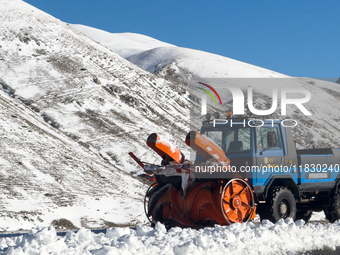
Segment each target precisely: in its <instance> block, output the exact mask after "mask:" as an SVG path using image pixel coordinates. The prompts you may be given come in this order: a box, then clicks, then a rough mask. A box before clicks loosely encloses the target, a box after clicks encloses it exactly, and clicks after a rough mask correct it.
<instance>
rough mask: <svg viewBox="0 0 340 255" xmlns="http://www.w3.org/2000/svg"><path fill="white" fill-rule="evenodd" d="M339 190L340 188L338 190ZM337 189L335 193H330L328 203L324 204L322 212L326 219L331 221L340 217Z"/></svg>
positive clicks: (339, 197) (339, 200) (339, 198)
mask: <svg viewBox="0 0 340 255" xmlns="http://www.w3.org/2000/svg"><path fill="white" fill-rule="evenodd" d="M339 191H340V190H339ZM339 191H338V193H337V194H336V195H332V196H331V197H330V198H329V200H328V201H329V204H328V205H326V206H325V209H324V212H325V215H326V219H327V220H329V221H330V222H331V223H333V222H335V221H336V220H338V219H340V195H339Z"/></svg>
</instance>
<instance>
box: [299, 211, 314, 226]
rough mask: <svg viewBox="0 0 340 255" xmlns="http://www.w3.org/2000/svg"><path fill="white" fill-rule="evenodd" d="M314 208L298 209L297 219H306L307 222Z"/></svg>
mask: <svg viewBox="0 0 340 255" xmlns="http://www.w3.org/2000/svg"><path fill="white" fill-rule="evenodd" d="M312 214H313V211H312V210H297V211H296V218H295V220H304V221H305V223H307V222H308V221H309V220H310V218H311V217H312Z"/></svg>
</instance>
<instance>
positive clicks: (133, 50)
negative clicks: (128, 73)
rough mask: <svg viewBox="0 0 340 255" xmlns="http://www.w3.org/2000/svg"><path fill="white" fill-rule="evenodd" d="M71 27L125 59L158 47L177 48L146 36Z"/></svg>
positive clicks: (80, 26)
mask: <svg viewBox="0 0 340 255" xmlns="http://www.w3.org/2000/svg"><path fill="white" fill-rule="evenodd" d="M71 27H73V28H75V29H77V30H78V31H80V32H82V33H84V34H85V35H87V36H88V37H90V38H92V39H94V40H95V41H97V42H100V44H102V45H104V46H106V47H107V48H109V49H110V50H112V51H114V52H116V53H118V54H119V55H120V56H122V57H123V58H127V57H130V56H131V55H134V54H138V53H141V52H144V51H147V50H151V49H154V48H157V47H171V46H173V47H175V46H174V45H172V44H169V43H164V42H161V41H158V40H156V39H154V38H151V37H149V36H146V35H141V34H135V33H109V32H106V31H103V30H100V29H96V28H92V27H88V26H84V25H73V24H72V25H71Z"/></svg>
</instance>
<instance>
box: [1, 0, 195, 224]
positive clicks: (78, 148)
mask: <svg viewBox="0 0 340 255" xmlns="http://www.w3.org/2000/svg"><path fill="white" fill-rule="evenodd" d="M0 6H1V7H0V23H1V26H0V36H1V41H0V89H2V90H3V91H0V92H1V94H0V96H1V102H0V103H1V107H2V109H3V110H2V112H1V119H2V122H1V125H2V126H3V129H2V130H1V134H2V135H3V137H5V138H4V139H5V140H4V142H3V143H2V144H1V147H0V148H1V151H0V152H1V153H0V155H1V158H0V162H1V163H0V164H1V167H2V168H1V178H2V180H3V182H2V187H1V191H2V194H3V195H2V197H1V202H2V207H1V208H0V213H1V215H2V216H3V217H2V219H1V223H2V224H1V227H2V228H1V229H0V230H18V229H29V228H32V227H33V226H37V225H39V224H41V225H45V226H46V225H48V224H50V223H51V222H52V221H54V224H55V225H57V226H59V225H63V226H65V225H68V227H72V226H71V225H72V224H73V226H74V227H81V226H86V227H104V226H106V227H108V226H113V225H114V224H125V225H128V224H136V223H139V222H144V221H145V220H146V218H145V216H144V212H143V203H142V198H143V196H144V192H145V191H146V189H147V186H146V185H145V184H143V183H141V182H140V181H139V180H137V179H135V178H134V177H132V176H131V175H128V174H126V173H125V172H124V171H127V172H130V171H140V169H139V167H138V165H137V164H136V163H135V162H134V161H133V160H132V159H130V158H129V156H128V155H127V153H128V152H129V151H133V152H135V153H136V154H137V155H138V156H142V157H143V156H144V159H146V160H150V161H152V162H157V163H159V161H160V158H159V156H157V155H156V153H154V152H152V151H151V150H150V149H149V148H148V147H147V146H146V143H145V141H146V138H147V137H148V135H149V134H151V133H153V132H158V133H160V134H162V135H163V136H164V137H165V138H167V139H169V140H171V141H172V142H173V143H174V144H176V145H178V147H183V148H184V149H183V150H185V149H186V145H185V144H184V142H183V140H184V138H185V135H186V133H187V131H188V130H189V124H188V123H189V120H188V119H189V118H188V115H189V107H190V102H189V100H188V93H185V91H184V90H183V89H182V88H180V87H178V86H175V85H174V84H172V83H170V82H167V81H165V80H164V79H162V78H160V77H157V76H155V75H153V74H150V73H149V72H146V71H144V70H142V69H140V68H139V67H137V66H135V65H134V64H132V63H130V62H128V61H127V60H125V59H123V58H122V57H120V56H119V55H117V54H116V53H113V52H112V51H110V50H109V49H107V48H106V47H104V46H101V45H99V44H98V43H96V42H94V41H93V40H92V39H90V38H88V37H86V36H84V35H83V34H81V33H80V32H78V31H76V30H74V29H73V28H71V27H70V26H68V25H67V24H65V23H63V22H61V21H59V20H57V19H55V18H53V17H51V16H50V15H48V14H46V13H44V12H42V11H40V10H38V9H36V8H34V7H32V6H30V5H28V4H26V3H24V2H22V1H20V0H0ZM4 92H6V94H5V93H4ZM24 105H25V106H24ZM12 115H13V116H15V117H13V116H12ZM122 170H124V171H122ZM65 219H66V220H65Z"/></svg>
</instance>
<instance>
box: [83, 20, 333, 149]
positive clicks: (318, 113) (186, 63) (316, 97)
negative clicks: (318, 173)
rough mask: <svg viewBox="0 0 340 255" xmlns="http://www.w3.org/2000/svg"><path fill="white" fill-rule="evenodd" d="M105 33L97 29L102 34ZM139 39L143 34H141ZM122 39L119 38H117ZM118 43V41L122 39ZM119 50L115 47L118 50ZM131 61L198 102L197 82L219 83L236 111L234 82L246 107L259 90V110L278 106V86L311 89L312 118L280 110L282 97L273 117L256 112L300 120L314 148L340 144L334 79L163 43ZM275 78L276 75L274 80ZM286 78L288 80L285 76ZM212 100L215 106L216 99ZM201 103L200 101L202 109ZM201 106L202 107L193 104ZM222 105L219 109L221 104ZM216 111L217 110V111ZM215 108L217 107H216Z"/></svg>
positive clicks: (303, 137)
mask: <svg viewBox="0 0 340 255" xmlns="http://www.w3.org/2000/svg"><path fill="white" fill-rule="evenodd" d="M77 28H79V26H78V27H77ZM81 29H82V32H84V33H85V34H87V35H88V36H90V37H91V36H92V35H91V33H89V31H92V29H91V28H88V27H86V26H82V27H81ZM99 34H101V31H97V35H99ZM136 37H138V35H136ZM92 38H93V39H94V40H97V41H98V42H100V43H102V41H101V39H103V38H105V40H110V38H109V37H105V35H104V34H101V36H100V37H92ZM117 40H119V39H118V38H117ZM116 43H117V44H118V42H116ZM121 46H122V48H120V49H119V50H120V51H122V50H123V49H124V48H125V50H127V51H131V48H132V47H133V45H128V44H127V45H124V44H121ZM112 50H113V51H115V50H116V49H115V48H112ZM127 59H128V60H129V61H131V62H132V63H135V64H136V65H138V66H140V67H141V68H143V69H145V70H147V71H149V72H151V73H155V74H158V75H159V76H161V77H164V78H165V79H167V80H169V81H172V82H174V83H176V84H181V85H183V86H186V87H187V88H188V89H189V90H190V96H191V98H193V99H194V100H196V101H197V102H199V98H200V97H201V95H202V92H201V90H198V89H197V86H198V84H197V82H202V81H204V82H206V83H208V84H210V85H211V86H213V87H214V88H215V89H216V90H217V91H218V93H219V95H220V96H221V98H222V101H223V105H224V107H220V108H219V109H220V110H222V111H225V110H230V109H231V106H232V102H233V98H232V96H231V94H230V91H228V89H226V88H228V86H234V87H239V88H241V89H242V91H243V92H244V94H245V109H247V107H248V105H247V103H248V102H247V96H246V95H247V89H248V87H252V88H253V91H254V93H253V94H254V95H253V98H254V100H253V104H254V107H255V108H256V109H260V110H264V109H269V108H270V107H271V104H272V98H273V96H272V89H273V88H274V87H276V88H277V89H278V91H280V89H282V88H291V89H296V88H300V89H305V90H307V91H309V92H311V95H312V97H311V100H309V102H308V103H305V104H304V105H305V107H306V108H307V109H308V110H309V111H310V112H311V113H312V116H305V115H304V114H302V112H301V111H300V110H299V109H297V108H296V107H295V106H291V105H288V107H287V113H288V114H287V115H286V116H282V115H281V114H280V109H281V108H280V101H278V107H277V111H276V112H275V113H274V114H272V115H270V116H255V117H257V118H260V119H268V118H275V119H288V118H291V119H294V120H297V122H298V123H299V124H298V126H297V127H296V128H294V129H293V132H294V133H295V136H296V139H297V141H298V146H299V147H307V148H308V147H310V146H311V144H310V143H311V142H313V143H314V145H315V146H318V147H340V128H339V127H338V125H337V122H338V121H339V114H338V113H339V111H340V103H339V100H338V99H339V97H338V95H339V92H340V87H339V86H338V85H337V84H336V83H333V82H327V81H322V80H318V79H312V78H294V77H289V76H287V75H284V74H280V73H277V72H274V71H271V70H268V69H264V68H261V67H257V66H254V65H250V64H247V63H243V62H240V61H237V60H233V59H230V58H226V57H223V56H219V55H216V54H211V53H208V52H203V51H198V50H192V49H186V48H181V47H167V46H163V47H162V46H160V47H157V48H153V49H150V50H145V51H144V52H141V53H138V54H135V55H131V56H129V57H127ZM268 78H270V79H268ZM282 78H284V79H282ZM208 103H210V104H211V105H213V104H214V103H213V102H212V100H209V99H208ZM199 107H200V105H198V108H199ZM192 109H196V108H192ZM217 109H218V108H217ZM215 110H216V109H215ZM211 111H213V109H211ZM193 112H194V111H192V112H191V114H192V115H195V114H196V116H195V117H194V118H192V120H193V121H192V123H194V122H195V126H198V125H199V121H197V119H198V116H199V112H200V109H196V110H195V114H193Z"/></svg>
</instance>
